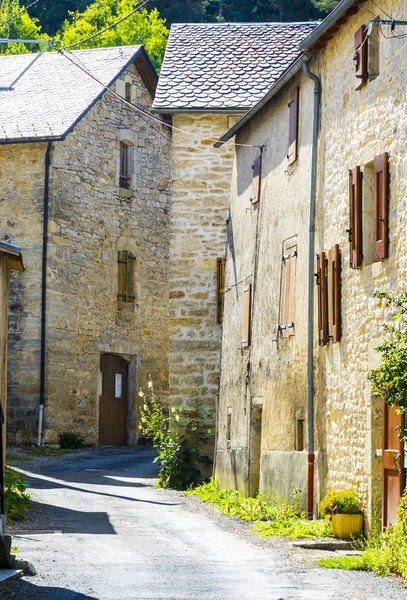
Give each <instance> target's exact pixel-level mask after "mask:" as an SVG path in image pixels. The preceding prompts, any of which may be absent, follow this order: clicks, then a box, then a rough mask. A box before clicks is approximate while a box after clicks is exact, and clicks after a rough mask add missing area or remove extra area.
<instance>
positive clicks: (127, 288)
mask: <svg viewBox="0 0 407 600" xmlns="http://www.w3.org/2000/svg"><path fill="white" fill-rule="evenodd" d="M134 262H135V257H134V255H133V254H132V253H131V252H128V250H122V251H121V252H119V254H118V291H117V299H118V300H119V301H121V302H133V301H134V300H135V296H134Z"/></svg>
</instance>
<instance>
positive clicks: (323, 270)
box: [317, 252, 329, 346]
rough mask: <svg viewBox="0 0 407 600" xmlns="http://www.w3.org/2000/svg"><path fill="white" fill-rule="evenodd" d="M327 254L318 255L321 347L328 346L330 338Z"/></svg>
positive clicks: (319, 337)
mask: <svg viewBox="0 0 407 600" xmlns="http://www.w3.org/2000/svg"><path fill="white" fill-rule="evenodd" d="M327 266H328V265H327V258H326V253H325V252H321V253H320V254H317V286H318V332H319V334H318V339H319V345H320V346H326V345H327V343H328V341H329V338H328V269H327Z"/></svg>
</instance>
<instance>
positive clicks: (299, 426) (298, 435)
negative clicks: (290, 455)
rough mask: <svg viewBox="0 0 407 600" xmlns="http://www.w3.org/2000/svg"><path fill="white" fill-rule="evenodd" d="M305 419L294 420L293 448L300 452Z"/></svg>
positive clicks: (302, 445) (302, 446)
mask: <svg viewBox="0 0 407 600" xmlns="http://www.w3.org/2000/svg"><path fill="white" fill-rule="evenodd" d="M304 426H305V420H304V419H296V421H295V449H296V450H297V451H298V452H302V450H304V448H305V446H304V429H305V427H304Z"/></svg>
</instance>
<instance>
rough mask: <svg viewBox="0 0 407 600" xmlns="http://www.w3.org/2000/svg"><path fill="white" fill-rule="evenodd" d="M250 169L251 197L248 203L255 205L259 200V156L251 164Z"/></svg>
mask: <svg viewBox="0 0 407 600" xmlns="http://www.w3.org/2000/svg"><path fill="white" fill-rule="evenodd" d="M252 169H253V176H252V196H251V198H250V201H251V203H252V204H256V202H258V201H259V200H260V178H261V155H260V156H259V157H258V158H257V159H256V160H255V162H254V163H253V165H252Z"/></svg>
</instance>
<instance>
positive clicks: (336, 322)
mask: <svg viewBox="0 0 407 600" xmlns="http://www.w3.org/2000/svg"><path fill="white" fill-rule="evenodd" d="M331 262H332V280H331V301H332V341H333V342H339V341H340V339H341V334H342V331H341V251H340V249H339V244H335V246H333V248H332V250H331Z"/></svg>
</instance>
